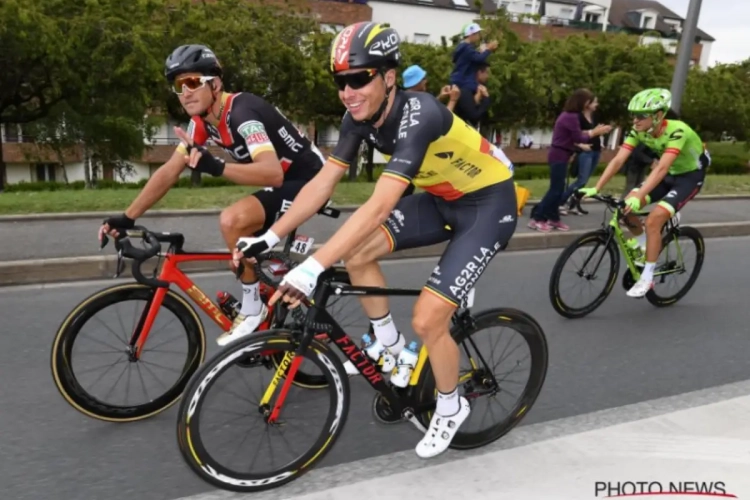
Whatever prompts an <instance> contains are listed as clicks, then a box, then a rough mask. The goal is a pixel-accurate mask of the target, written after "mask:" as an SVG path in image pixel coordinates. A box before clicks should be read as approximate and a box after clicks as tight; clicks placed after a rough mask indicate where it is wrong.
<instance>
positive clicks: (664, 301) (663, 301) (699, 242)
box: [646, 226, 706, 307]
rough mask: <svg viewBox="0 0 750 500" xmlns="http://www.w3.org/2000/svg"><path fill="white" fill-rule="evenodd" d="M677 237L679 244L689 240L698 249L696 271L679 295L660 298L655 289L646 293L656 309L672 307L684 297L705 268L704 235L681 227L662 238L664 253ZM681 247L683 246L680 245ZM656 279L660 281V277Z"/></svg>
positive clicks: (647, 298) (687, 227)
mask: <svg viewBox="0 0 750 500" xmlns="http://www.w3.org/2000/svg"><path fill="white" fill-rule="evenodd" d="M675 237H677V240H678V242H679V240H680V239H683V238H687V239H689V240H690V241H692V242H693V244H694V245H695V247H696V248H697V252H696V254H697V258H696V261H695V269H693V273H692V274H691V275H690V279H688V281H687V283H685V286H683V287H682V288H681V289H680V290H679V291H678V292H677V293H675V294H674V295H672V296H670V297H660V296H659V295H658V294H657V293H656V291H655V290H653V289H652V290H650V291H649V292H648V293H646V300H648V301H649V302H650V303H651V304H652V305H654V306H656V307H668V306H671V305H673V304H675V303H676V302H677V301H678V300H680V299H681V298H682V297H684V296H685V295H686V294H687V293H688V292H689V291H690V289H691V288H692V287H693V285H694V284H695V282H696V280H697V279H698V275H700V272H701V269H702V268H703V259H704V257H705V253H706V245H705V242H704V241H703V235H701V233H700V231H698V230H697V229H695V228H694V227H690V226H684V227H679V228H677V229H674V230H672V231H669V232H668V233H667V234H666V235H664V237H663V238H662V242H661V243H662V252H664V251H665V250H666V249H667V246H668V244H669V243H671V242H672V241H673V240H674V239H675ZM680 246H682V245H681V244H680ZM655 279H658V276H657V277H656V278H655Z"/></svg>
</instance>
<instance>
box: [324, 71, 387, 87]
mask: <svg viewBox="0 0 750 500" xmlns="http://www.w3.org/2000/svg"><path fill="white" fill-rule="evenodd" d="M376 76H378V70H376V69H368V70H365V71H359V72H357V73H347V74H345V75H333V81H334V82H336V86H337V87H338V88H339V90H344V89H345V88H346V86H347V85H348V86H349V88H351V89H353V90H359V89H361V88H362V87H365V86H366V85H368V84H369V83H370V82H371V81H373V80H374V79H375V77H376Z"/></svg>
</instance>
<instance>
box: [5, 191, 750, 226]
mask: <svg viewBox="0 0 750 500" xmlns="http://www.w3.org/2000/svg"><path fill="white" fill-rule="evenodd" d="M734 200H750V194H732V195H724V194H707V195H703V196H697V197H696V198H695V199H693V200H692V203H695V202H696V201H698V202H700V201H734ZM539 201H540V200H528V201H527V202H526V205H527V206H532V205H536V204H537V203H539ZM583 202H584V203H598V202H597V201H596V200H584V201H583ZM332 206H333V207H334V208H336V209H337V210H340V211H341V212H342V213H350V212H354V211H355V210H356V209H357V208H359V207H360V205H332ZM221 210H222V209H220V208H206V209H200V210H149V211H148V212H146V214H144V215H143V216H142V217H140V219H144V218H156V217H200V216H212V215H215V216H218V215H219V214H220V213H221ZM113 213H114V212H113V211H109V212H60V213H45V214H17V215H0V224H2V223H4V222H24V221H27V222H42V221H54V220H76V219H80V220H86V219H99V220H101V219H105V218H107V217H109V216H111V215H112V214H113Z"/></svg>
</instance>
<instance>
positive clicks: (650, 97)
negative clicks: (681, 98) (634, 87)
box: [628, 89, 672, 114]
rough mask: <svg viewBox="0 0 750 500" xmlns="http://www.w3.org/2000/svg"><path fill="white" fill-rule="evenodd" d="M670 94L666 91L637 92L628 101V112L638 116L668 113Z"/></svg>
mask: <svg viewBox="0 0 750 500" xmlns="http://www.w3.org/2000/svg"><path fill="white" fill-rule="evenodd" d="M671 105H672V93H671V92H670V91H669V90H667V89H646V90H642V91H640V92H638V93H637V94H636V95H634V96H633V98H632V99H631V100H630V104H628V111H630V112H631V113H639V114H652V113H656V112H657V111H664V112H666V111H669V108H670V106H671Z"/></svg>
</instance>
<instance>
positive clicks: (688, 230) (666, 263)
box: [549, 195, 705, 318]
mask: <svg viewBox="0 0 750 500" xmlns="http://www.w3.org/2000/svg"><path fill="white" fill-rule="evenodd" d="M578 197H579V198H580V195H579V196H578ZM592 198H593V199H595V200H598V201H601V202H603V203H605V204H606V205H607V208H608V211H609V212H611V213H612V217H611V218H610V220H609V221H607V220H606V216H607V215H606V214H607V212H606V211H605V215H604V217H605V220H604V221H603V222H602V228H601V229H597V230H594V231H590V232H587V233H585V234H583V235H581V236H580V237H578V238H577V239H576V240H574V241H573V242H572V243H571V244H570V245H568V246H567V247H566V248H565V250H563V252H562V253H561V254H560V256H559V257H558V258H557V262H555V267H554V268H553V269H552V276H550V281H549V297H550V301H551V302H552V307H553V308H554V309H555V311H556V312H557V313H558V314H560V315H561V316H564V317H566V318H582V317H584V316H586V315H587V314H590V313H591V312H593V311H594V310H596V309H597V308H598V307H599V306H600V305H601V304H602V303H603V302H604V301H605V300H606V298H607V297H608V296H609V294H610V292H612V288H613V287H614V285H615V282H616V281H617V274H618V273H619V271H620V252H622V254H623V255H624V256H625V264H626V268H625V272H624V273H623V276H622V286H623V288H625V290H629V289H630V288H631V287H632V286H633V285H635V283H636V281H637V280H638V279H639V278H640V276H641V269H642V267H641V266H639V264H641V265H642V263H639V262H638V256H637V255H636V254H635V253H634V250H633V249H631V248H630V247H629V246H628V245H627V243H626V241H627V237H626V236H625V234H624V233H623V231H622V228H621V227H620V225H627V221H626V219H625V216H624V215H623V213H622V210H623V209H624V208H625V203H624V202H623V201H622V200H621V199H619V198H615V197H613V196H610V195H596V196H592ZM648 214H649V212H645V211H642V212H638V213H637V214H636V215H638V216H639V217H647V216H648ZM690 253H694V254H695V263H694V264H693V265H692V266H690V265H688V264H686V262H689V259H687V258H686V256H688V255H689V254H690ZM704 255H705V245H704V242H703V236H702V235H701V233H700V232H699V231H698V230H697V229H695V228H694V227H690V226H681V225H680V221H679V214H678V215H676V216H674V217H672V218H671V219H670V220H669V221H667V223H666V224H665V225H664V227H663V228H662V251H661V254H660V255H659V259H658V260H657V262H656V268H655V269H654V288H653V289H652V290H650V291H649V292H648V293H647V294H646V300H648V301H649V302H650V303H651V304H653V305H654V306H657V307H666V306H670V305H672V304H674V303H676V302H677V301H678V300H680V299H681V298H682V297H684V296H685V294H687V293H688V291H689V290H690V289H691V288H692V286H693V285H694V284H695V281H696V280H697V279H698V275H699V274H700V271H701V268H702V267H703V259H704ZM564 276H569V277H571V278H572V280H573V284H574V285H580V286H581V288H582V290H583V291H579V292H577V293H570V291H571V289H572V288H573V286H572V285H571V286H568V285H563V284H561V282H562V280H563V277H564ZM680 278H685V282H684V284H682V285H680V284H679V282H678V280H679V279H680ZM584 291H588V292H592V295H593V299H587V298H585V297H583V298H582V296H583V295H584Z"/></svg>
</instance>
